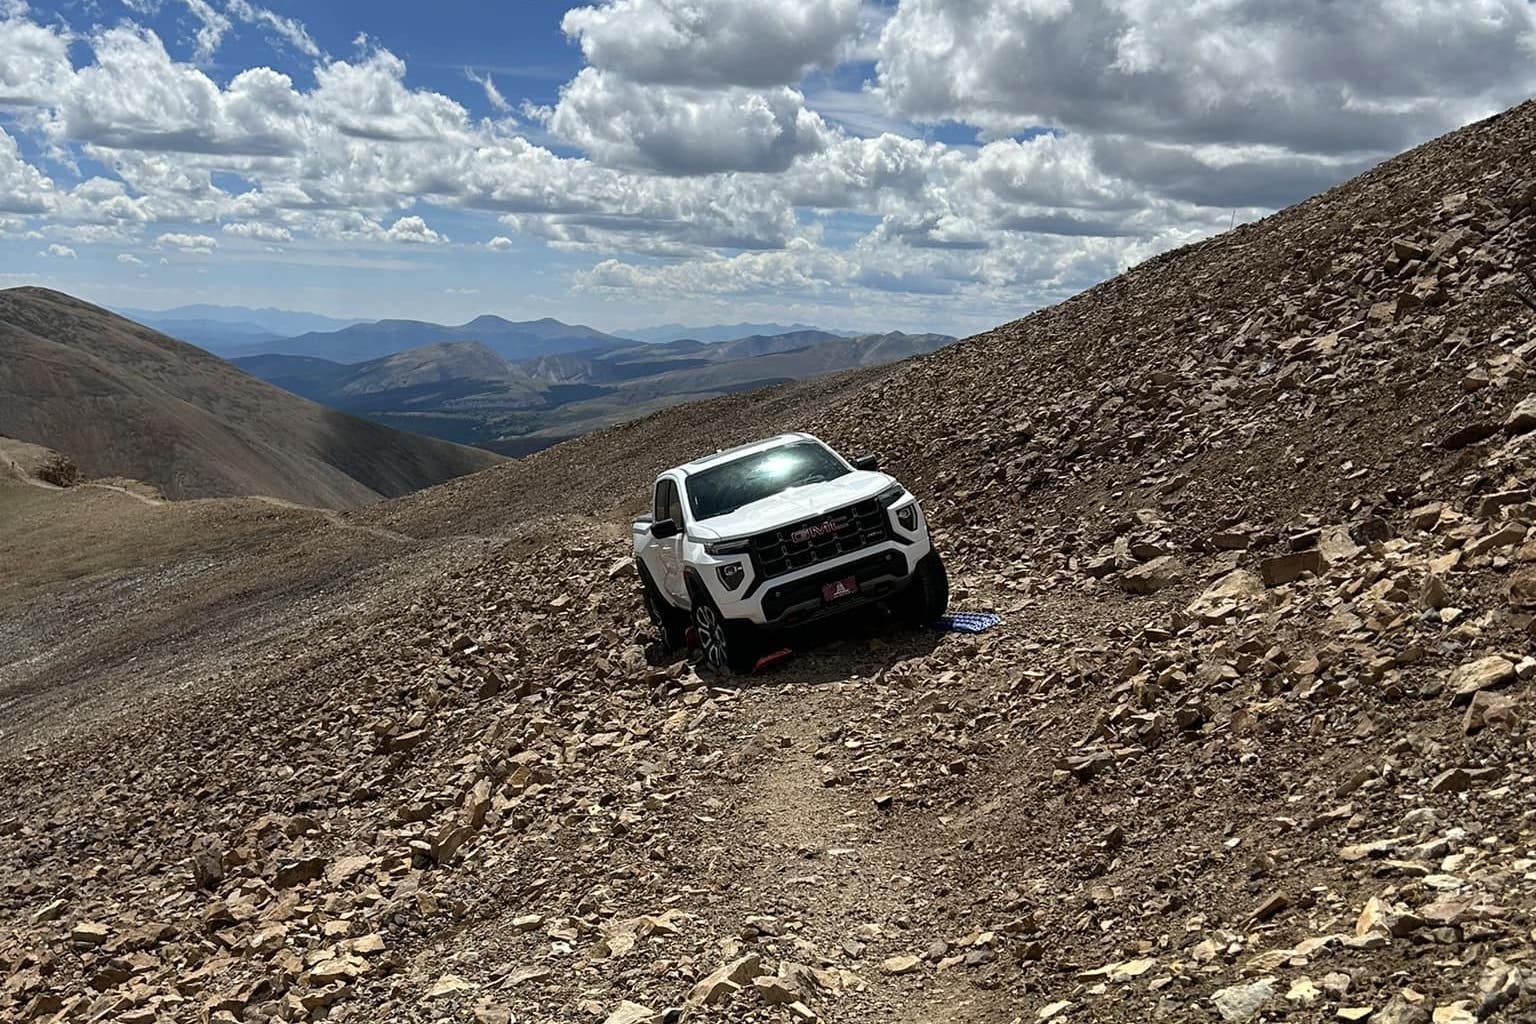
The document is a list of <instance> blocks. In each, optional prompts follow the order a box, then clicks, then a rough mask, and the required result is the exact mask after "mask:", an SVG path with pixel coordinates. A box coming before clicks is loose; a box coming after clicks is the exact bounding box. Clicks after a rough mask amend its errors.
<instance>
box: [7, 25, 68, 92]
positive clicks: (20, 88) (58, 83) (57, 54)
mask: <svg viewBox="0 0 1536 1024" xmlns="http://www.w3.org/2000/svg"><path fill="white" fill-rule="evenodd" d="M25 14H26V9H25V5H22V7H21V9H20V10H17V9H15V8H12V9H11V10H8V11H6V12H5V18H4V20H0V109H3V108H5V107H21V108H25V107H34V106H43V105H46V104H50V103H53V102H56V101H57V99H58V97H59V94H60V93H61V92H62V91H63V90H64V89H65V88H66V87H67V85H68V83H69V81H70V79H71V78H73V77H74V68H73V66H72V65H71V64H70V61H69V36H68V34H67V33H65V32H63V31H62V30H60V29H58V28H56V27H54V26H51V25H39V24H36V23H34V22H32V21H29V20H27V19H26V18H25V17H24V15H25Z"/></svg>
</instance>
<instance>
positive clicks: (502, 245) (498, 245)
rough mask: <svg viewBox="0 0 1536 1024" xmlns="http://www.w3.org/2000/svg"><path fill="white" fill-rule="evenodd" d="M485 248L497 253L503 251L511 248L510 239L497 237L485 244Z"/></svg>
mask: <svg viewBox="0 0 1536 1024" xmlns="http://www.w3.org/2000/svg"><path fill="white" fill-rule="evenodd" d="M485 247H486V248H487V249H495V250H497V251H498V252H501V251H505V250H507V249H510V248H512V239H510V238H508V237H507V236H506V235H497V236H496V237H495V238H493V239H491V240H490V241H489V242H486V243H485Z"/></svg>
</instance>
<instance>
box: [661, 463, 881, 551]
mask: <svg viewBox="0 0 1536 1024" xmlns="http://www.w3.org/2000/svg"><path fill="white" fill-rule="evenodd" d="M895 482H896V481H895V479H894V478H892V477H890V476H888V475H886V474H885V473H872V472H868V471H865V470H854V471H853V472H852V473H845V474H843V475H842V476H840V477H838V478H837V479H836V480H827V481H825V482H823V483H819V484H806V485H805V486H804V487H791V488H789V489H788V490H786V491H780V492H779V493H778V494H772V495H769V496H768V497H766V498H763V499H762V500H761V501H754V502H753V503H752V504H750V505H743V506H741V508H739V509H737V510H736V511H734V512H729V513H727V514H726V515H723V516H715V517H714V518H713V519H706V520H704V521H703V522H700V523H695V524H694V525H693V526H691V527H690V528H689V530H688V533H689V536H692V537H696V538H697V539H699V540H703V541H713V540H735V539H737V538H738V537H750V536H752V535H753V534H755V533H762V532H763V531H764V530H771V529H773V528H775V527H778V526H788V525H789V524H790V523H798V522H801V521H802V520H805V519H812V518H814V517H816V516H817V515H821V514H825V513H828V512H831V511H833V510H835V509H839V508H842V507H844V506H846V505H852V504H854V503H855V502H859V501H863V500H864V499H865V498H873V497H874V496H875V495H877V494H879V493H880V492H881V491H883V490H885V489H886V488H887V487H890V486H891V485H892V484H894V483H895Z"/></svg>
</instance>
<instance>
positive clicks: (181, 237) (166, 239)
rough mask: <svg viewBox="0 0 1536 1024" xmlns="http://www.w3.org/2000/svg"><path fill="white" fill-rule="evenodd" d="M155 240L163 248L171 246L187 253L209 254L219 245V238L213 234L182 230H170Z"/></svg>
mask: <svg viewBox="0 0 1536 1024" xmlns="http://www.w3.org/2000/svg"><path fill="white" fill-rule="evenodd" d="M155 242H156V243H157V244H158V245H160V246H161V247H162V248H164V247H165V246H170V247H171V248H173V249H177V250H179V251H181V252H185V253H193V254H196V255H200V256H208V255H211V254H212V253H213V251H214V250H215V249H217V248H218V247H219V240H218V239H216V238H214V237H213V236H212V235H192V234H186V233H184V232H180V231H168V232H166V233H165V234H162V235H161V236H160V237H159V238H157V239H155Z"/></svg>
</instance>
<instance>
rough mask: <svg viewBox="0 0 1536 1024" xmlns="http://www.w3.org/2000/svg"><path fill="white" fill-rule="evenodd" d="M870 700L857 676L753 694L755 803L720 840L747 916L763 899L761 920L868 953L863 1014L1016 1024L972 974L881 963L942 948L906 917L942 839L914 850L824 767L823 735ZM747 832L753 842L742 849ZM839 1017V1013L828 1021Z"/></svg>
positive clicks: (920, 898) (748, 711)
mask: <svg viewBox="0 0 1536 1024" xmlns="http://www.w3.org/2000/svg"><path fill="white" fill-rule="evenodd" d="M804 661H805V666H804V667H806V668H813V667H815V666H816V665H817V663H818V662H821V661H823V659H822V658H820V657H818V656H817V655H816V654H814V652H813V653H811V654H810V656H809V657H807V658H805V659H804ZM787 674H788V673H787ZM790 675H791V678H793V675H792V674H790ZM872 697H873V691H872V689H871V688H870V687H869V686H868V685H867V681H861V680H859V679H858V678H857V677H856V676H855V677H853V678H849V679H846V680H843V681H838V682H833V683H819V684H818V683H798V682H789V681H785V682H782V683H779V684H777V685H771V686H764V687H760V688H758V689H755V690H752V691H750V692H748V693H746V694H745V695H744V697H743V700H742V705H743V706H742V707H741V708H740V709H739V712H740V714H741V715H742V717H744V718H748V719H751V720H753V725H754V727H755V728H756V730H757V732H758V736H759V739H758V741H757V743H758V745H759V749H762V750H763V751H764V752H763V754H762V756H761V758H760V759H759V760H758V762H757V765H756V770H755V771H754V772H753V773H752V774H751V776H750V777H749V779H748V780H747V782H746V783H745V786H744V788H745V789H747V790H748V791H749V792H750V793H751V798H750V799H749V800H748V801H747V802H746V803H745V804H744V805H742V807H741V808H740V810H739V812H734V813H731V814H730V820H729V823H728V824H727V826H726V829H725V834H724V835H723V836H722V837H721V838H722V841H724V842H728V843H732V844H734V845H736V847H737V859H736V863H734V864H732V865H730V867H731V868H733V869H734V870H733V871H732V872H730V874H733V875H734V876H735V877H737V878H738V879H740V882H739V883H738V891H739V893H740V894H741V896H742V897H745V898H744V899H743V900H741V901H740V902H741V904H742V905H741V906H740V908H739V909H740V911H741V912H742V913H743V916H744V915H745V914H751V913H754V911H753V910H752V909H750V907H749V906H747V904H751V903H754V902H755V903H758V904H759V905H760V909H758V910H757V911H755V912H756V913H760V914H761V913H775V914H777V915H778V916H780V917H781V918H786V919H788V920H791V921H799V922H801V923H803V925H804V929H803V931H802V932H801V933H800V934H801V935H803V936H806V937H811V938H813V940H814V941H815V942H816V944H817V946H819V947H821V948H822V949H825V950H836V949H839V948H842V949H843V950H845V951H847V950H850V949H854V948H860V947H863V950H864V952H862V957H863V960H864V964H863V965H862V966H861V972H862V973H861V976H862V977H863V978H864V979H865V981H866V982H867V983H868V985H869V988H868V991H866V992H864V993H862V994H860V995H858V996H856V997H853V998H857V1000H858V1004H859V1005H858V1014H859V1016H861V1017H865V1016H869V1015H874V1016H875V1017H876V1018H877V1019H880V1020H886V1021H891V1022H908V1024H936V1022H938V1021H975V1022H981V1021H1006V1020H1009V1019H1011V1016H1010V1015H1009V1014H1008V1012H1007V1010H1008V1008H1007V1007H1006V1006H1005V1005H1003V1002H1002V1001H1001V1000H1000V999H999V998H997V997H996V996H995V994H994V993H990V992H985V991H983V990H980V989H978V988H975V987H973V986H971V985H970V984H969V983H968V982H967V981H966V979H965V978H964V977H963V975H964V972H963V971H954V972H949V973H950V976H949V977H945V976H944V975H943V974H940V973H935V972H930V971H928V970H922V971H917V972H914V973H913V974H912V975H910V976H891V975H888V974H886V973H884V972H883V970H882V969H881V968H880V967H879V966H878V964H879V961H880V960H881V959H883V958H886V957H897V956H903V955H917V956H921V955H923V954H924V953H925V951H926V950H927V947H929V945H930V943H931V942H932V936H931V934H930V933H929V932H928V931H927V930H926V929H922V928H917V927H912V928H911V931H910V932H909V931H907V930H904V929H903V928H902V926H901V922H904V921H906V922H909V923H910V918H909V916H908V915H909V914H912V915H913V916H916V914H917V912H918V911H919V908H920V906H921V904H923V903H925V902H926V900H927V896H928V891H929V889H930V888H931V885H932V878H931V876H929V870H930V869H931V868H932V866H933V863H934V861H933V858H932V857H931V850H932V847H933V845H934V844H935V843H936V842H937V843H940V844H942V842H943V837H942V836H938V837H935V836H933V835H929V836H928V837H927V844H926V845H921V844H916V843H914V842H913V838H912V837H911V836H909V835H907V834H906V832H907V830H906V829H905V828H903V827H900V826H898V825H897V824H896V823H895V822H893V821H892V819H891V817H890V816H889V814H888V813H887V812H886V811H883V810H881V809H880V807H879V806H878V805H877V804H876V802H875V801H874V800H873V799H871V795H870V794H869V793H868V792H867V791H866V790H865V789H864V788H863V787H860V786H850V785H845V784H839V785H828V784H827V782H828V780H829V779H831V780H836V779H837V778H838V776H837V773H836V771H835V770H831V769H829V768H828V767H827V766H826V764H825V763H824V762H823V761H821V760H818V756H817V755H818V751H819V750H820V748H821V747H822V745H823V741H824V738H825V737H827V736H829V735H834V734H836V732H837V731H838V729H839V726H840V725H841V724H842V723H844V722H846V721H847V720H848V719H849V718H850V717H855V716H857V715H861V714H863V713H867V712H869V711H871V710H873V708H872V707H871V703H872ZM759 715H761V716H762V717H761V718H758V717H757V716H759ZM882 796H883V794H882ZM743 836H746V837H751V838H750V840H749V841H748V842H746V843H745V844H742V837H743ZM722 867H724V865H722ZM925 876H927V877H925ZM764 904H766V905H771V906H772V908H773V909H771V910H768V909H761V906H762V905H764ZM892 921H895V922H897V925H896V926H895V927H892V926H891V925H890V924H889V922H892ZM962 930H963V929H962ZM876 951H879V952H878V955H877V954H876ZM841 1016H842V1015H841V1014H839V1013H838V1012H836V1011H835V1010H833V1011H830V1012H828V1015H827V1019H829V1020H836V1019H840V1018H841Z"/></svg>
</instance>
